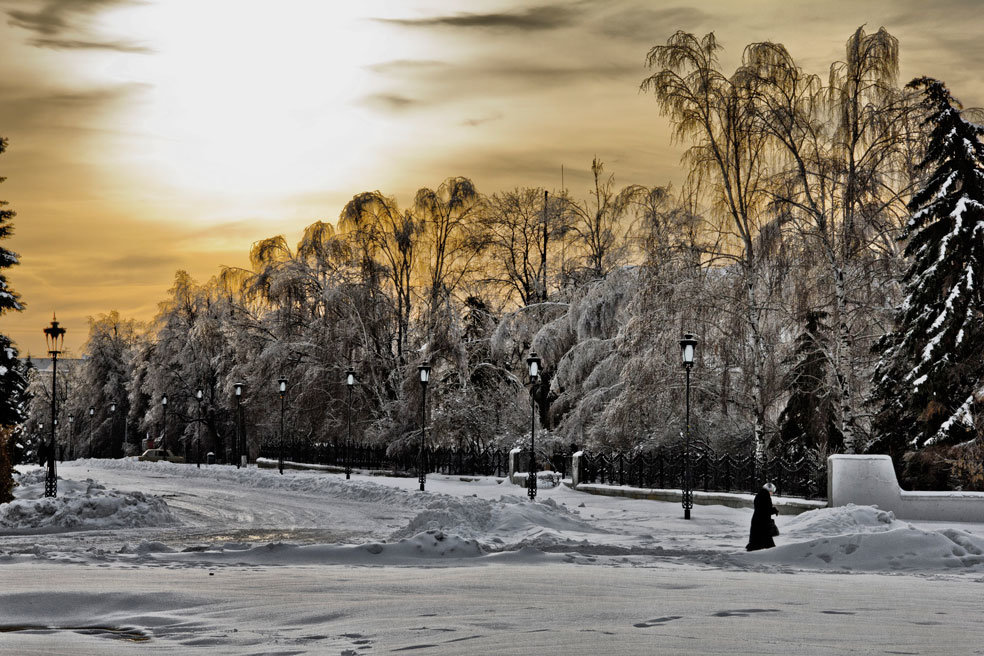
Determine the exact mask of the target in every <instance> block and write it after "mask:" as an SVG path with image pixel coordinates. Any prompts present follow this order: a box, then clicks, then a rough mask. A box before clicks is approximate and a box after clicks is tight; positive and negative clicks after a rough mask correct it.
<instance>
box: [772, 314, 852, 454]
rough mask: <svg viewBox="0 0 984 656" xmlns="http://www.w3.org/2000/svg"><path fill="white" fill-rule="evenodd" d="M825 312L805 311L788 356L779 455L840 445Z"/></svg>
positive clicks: (827, 450)
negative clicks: (797, 334)
mask: <svg viewBox="0 0 984 656" xmlns="http://www.w3.org/2000/svg"><path fill="white" fill-rule="evenodd" d="M827 316H828V315H827V313H826V312H823V311H822V310H811V311H810V312H807V313H806V316H805V323H806V325H805V326H804V327H803V332H802V333H801V334H800V336H799V337H798V338H796V351H795V352H794V353H793V354H792V355H791V356H790V357H789V359H788V361H787V363H788V364H790V365H791V366H790V368H789V373H788V374H787V377H786V384H787V386H788V388H789V390H790V392H791V394H790V396H789V401H787V402H786V407H785V408H783V411H782V414H780V415H779V451H780V453H781V455H783V456H786V457H792V458H802V457H804V456H805V455H807V453H809V452H820V453H832V452H836V451H837V450H839V449H840V447H842V446H843V443H844V438H843V436H842V435H841V433H840V431H839V430H838V429H837V409H836V407H835V404H834V399H833V397H832V389H833V387H832V385H831V384H830V382H831V377H832V376H833V371H832V369H833V367H832V364H831V362H830V358H829V356H828V355H827V354H828V353H829V352H830V342H831V330H830V326H828V325H827V324H825V323H824V319H826V318H827Z"/></svg>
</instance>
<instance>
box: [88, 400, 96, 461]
mask: <svg viewBox="0 0 984 656" xmlns="http://www.w3.org/2000/svg"><path fill="white" fill-rule="evenodd" d="M95 423H96V408H95V407H94V406H91V405H90V406H89V448H88V449H86V451H88V452H89V453H88V454H87V455H86V457H87V458H91V457H92V426H93V424H95Z"/></svg>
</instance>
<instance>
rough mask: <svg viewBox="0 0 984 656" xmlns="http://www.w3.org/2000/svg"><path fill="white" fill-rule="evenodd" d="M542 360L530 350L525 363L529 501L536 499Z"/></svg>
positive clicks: (527, 489)
mask: <svg viewBox="0 0 984 656" xmlns="http://www.w3.org/2000/svg"><path fill="white" fill-rule="evenodd" d="M542 364H543V362H542V361H541V360H540V356H538V355H537V354H536V351H533V350H531V351H530V357H528V358H526V365H527V366H528V367H529V370H530V471H529V473H528V474H527V475H526V493H527V494H528V495H529V497H530V501H533V500H534V499H536V450H535V449H536V397H537V392H538V391H539V384H540V367H541V365H542Z"/></svg>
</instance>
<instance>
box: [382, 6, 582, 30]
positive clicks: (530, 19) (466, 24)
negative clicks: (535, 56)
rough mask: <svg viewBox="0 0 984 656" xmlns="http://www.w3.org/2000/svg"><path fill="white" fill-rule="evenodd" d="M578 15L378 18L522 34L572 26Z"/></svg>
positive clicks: (545, 9) (555, 10)
mask: <svg viewBox="0 0 984 656" xmlns="http://www.w3.org/2000/svg"><path fill="white" fill-rule="evenodd" d="M580 14H581V12H580V11H579V10H578V9H577V8H575V7H573V6H571V5H570V4H556V5H544V6H540V7H531V8H529V9H521V10H517V11H503V12H491V13H484V14H481V13H455V14H449V15H444V16H430V17H427V18H379V19H377V20H379V21H380V22H382V23H391V24H395V25H404V26H407V27H451V28H480V29H488V30H518V31H523V32H530V31H539V30H553V29H557V28H560V27H566V26H568V25H571V24H572V23H574V22H575V20H576V19H577V17H578V16H579V15H580Z"/></svg>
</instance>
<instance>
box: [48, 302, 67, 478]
mask: <svg viewBox="0 0 984 656" xmlns="http://www.w3.org/2000/svg"><path fill="white" fill-rule="evenodd" d="M44 337H45V341H47V342H48V355H50V356H51V443H50V447H49V449H48V471H47V473H46V474H45V477H44V496H46V497H56V496H58V475H57V473H56V472H55V424H56V422H57V421H58V420H57V419H56V418H55V417H56V416H57V412H58V384H57V383H58V378H57V376H58V354H59V353H61V352H62V349H63V348H64V344H65V329H64V328H62V327H61V326H59V325H58V321H57V319H56V318H55V316H54V315H52V316H51V325H50V326H48V327H47V328H45V329H44Z"/></svg>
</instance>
